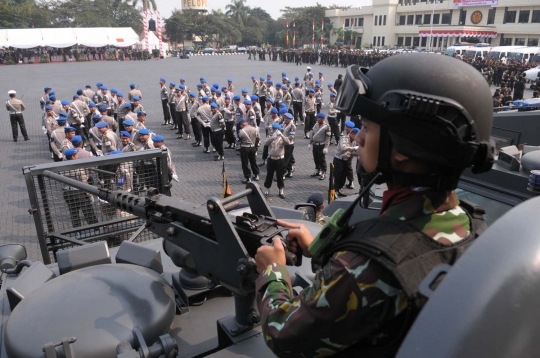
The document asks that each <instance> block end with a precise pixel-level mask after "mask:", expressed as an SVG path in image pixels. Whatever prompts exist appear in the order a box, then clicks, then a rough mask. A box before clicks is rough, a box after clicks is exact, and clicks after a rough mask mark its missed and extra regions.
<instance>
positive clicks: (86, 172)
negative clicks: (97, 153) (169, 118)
mask: <svg viewBox="0 0 540 358" xmlns="http://www.w3.org/2000/svg"><path fill="white" fill-rule="evenodd" d="M166 163H167V152H166V151H162V150H159V149H155V150H148V151H142V152H133V153H125V154H121V155H112V156H104V157H96V158H89V159H82V160H75V161H64V162H59V163H54V164H52V163H51V164H44V165H39V166H33V167H25V168H23V172H24V174H25V178H26V183H27V188H28V193H29V196H30V202H31V204H32V209H31V211H33V215H34V221H35V224H36V231H37V233H38V239H39V243H40V248H41V253H42V256H43V261H44V262H45V263H50V262H52V261H56V260H55V253H56V251H58V250H62V249H66V248H70V247H73V246H74V245H81V244H84V243H90V242H95V241H101V240H105V241H107V243H108V245H109V247H114V246H118V245H120V244H121V243H122V241H124V240H127V239H130V237H132V236H133V235H134V234H135V233H137V237H136V238H135V241H146V240H150V239H153V238H154V236H153V234H152V233H150V232H149V231H148V230H146V229H144V230H139V229H140V228H141V227H142V226H144V224H145V220H144V219H141V218H138V217H135V216H133V215H131V214H129V213H127V212H124V211H121V210H119V209H116V208H114V207H112V206H111V205H109V204H108V203H107V202H105V201H103V200H101V199H99V198H98V197H96V196H92V195H89V194H86V193H84V192H83V191H81V190H78V189H75V188H73V187H70V186H68V185H66V184H63V183H61V182H59V181H57V180H54V179H51V178H48V177H45V176H43V175H42V173H43V171H44V170H49V171H52V172H55V173H57V174H60V175H63V176H66V177H69V178H71V179H75V180H78V181H81V182H85V183H88V184H90V185H92V186H94V187H98V188H101V189H110V190H125V191H130V192H132V193H135V194H137V195H139V196H145V195H146V190H147V189H148V188H150V187H154V188H157V189H158V190H159V191H160V192H161V193H167V192H168V190H167V185H168V183H169V178H168V176H169V173H168V171H167V164H166Z"/></svg>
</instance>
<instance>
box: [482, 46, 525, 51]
mask: <svg viewBox="0 0 540 358" xmlns="http://www.w3.org/2000/svg"><path fill="white" fill-rule="evenodd" d="M524 47H527V46H495V47H492V48H491V49H490V50H489V51H490V52H491V51H504V50H516V49H519V48H524Z"/></svg>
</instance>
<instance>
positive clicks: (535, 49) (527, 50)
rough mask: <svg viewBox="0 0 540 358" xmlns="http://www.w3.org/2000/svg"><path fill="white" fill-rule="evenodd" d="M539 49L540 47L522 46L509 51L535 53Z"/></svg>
mask: <svg viewBox="0 0 540 358" xmlns="http://www.w3.org/2000/svg"><path fill="white" fill-rule="evenodd" d="M539 51H540V47H523V48H519V49H516V50H515V51H511V52H512V53H531V52H534V53H537V52H539Z"/></svg>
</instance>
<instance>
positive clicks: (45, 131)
mask: <svg viewBox="0 0 540 358" xmlns="http://www.w3.org/2000/svg"><path fill="white" fill-rule="evenodd" d="M41 131H42V132H43V134H47V128H45V126H41Z"/></svg>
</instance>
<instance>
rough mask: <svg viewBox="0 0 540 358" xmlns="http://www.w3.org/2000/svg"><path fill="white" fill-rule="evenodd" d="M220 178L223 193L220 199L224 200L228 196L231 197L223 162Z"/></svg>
mask: <svg viewBox="0 0 540 358" xmlns="http://www.w3.org/2000/svg"><path fill="white" fill-rule="evenodd" d="M221 176H222V177H223V192H222V194H221V196H222V198H223V199H225V198H226V197H228V196H231V195H232V191H231V187H230V186H229V182H228V181H227V174H225V162H223V170H222V171H221Z"/></svg>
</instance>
